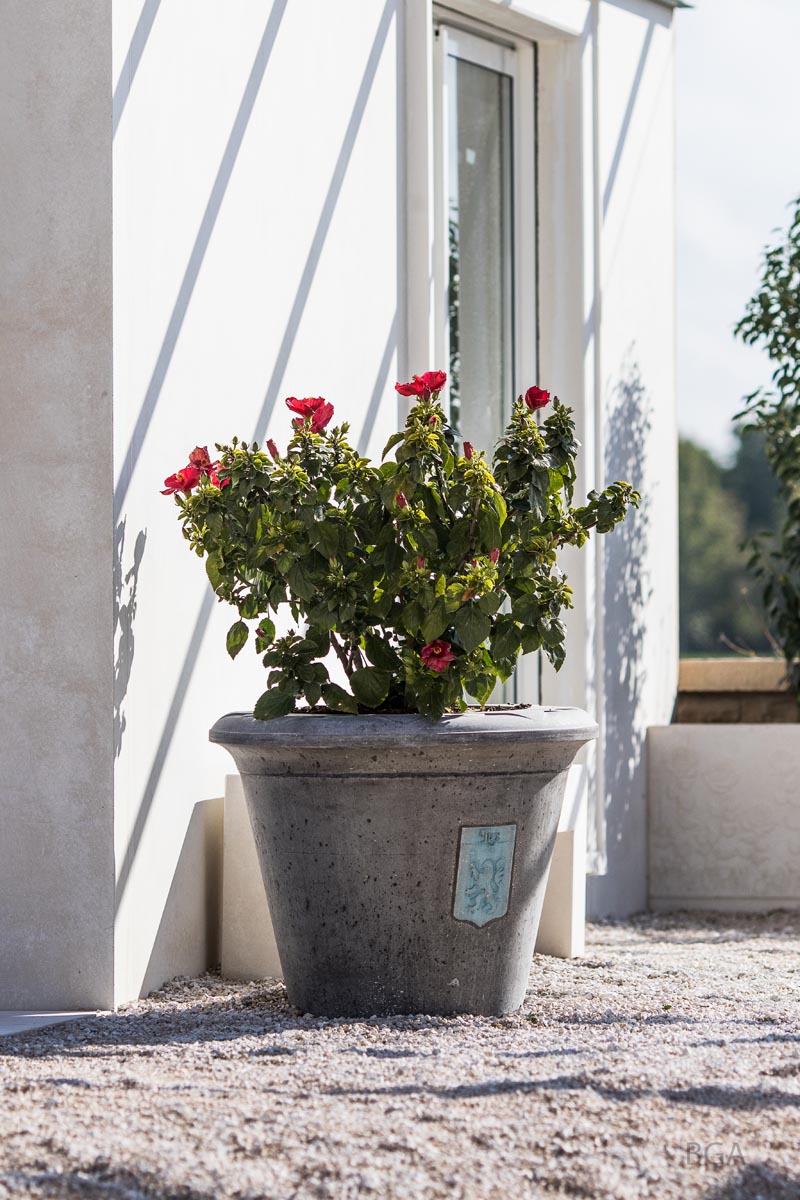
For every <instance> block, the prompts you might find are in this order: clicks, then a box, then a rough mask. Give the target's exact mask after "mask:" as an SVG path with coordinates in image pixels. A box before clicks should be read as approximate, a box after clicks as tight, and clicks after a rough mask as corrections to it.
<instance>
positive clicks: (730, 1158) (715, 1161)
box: [683, 1142, 745, 1170]
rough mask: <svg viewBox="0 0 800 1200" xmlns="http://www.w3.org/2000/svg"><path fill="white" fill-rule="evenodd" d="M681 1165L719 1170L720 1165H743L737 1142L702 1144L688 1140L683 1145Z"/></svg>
mask: <svg viewBox="0 0 800 1200" xmlns="http://www.w3.org/2000/svg"><path fill="white" fill-rule="evenodd" d="M683 1165H684V1166H685V1167H702V1168H703V1169H704V1170H719V1168H720V1167H732V1166H734V1165H735V1166H737V1167H743V1166H744V1165H745V1160H744V1155H743V1154H742V1151H741V1148H740V1146H739V1143H738V1142H731V1143H730V1145H726V1144H725V1143H724V1142H709V1143H708V1145H707V1146H704V1145H703V1144H702V1143H701V1142H689V1143H688V1144H687V1145H686V1146H685V1147H684V1155H683Z"/></svg>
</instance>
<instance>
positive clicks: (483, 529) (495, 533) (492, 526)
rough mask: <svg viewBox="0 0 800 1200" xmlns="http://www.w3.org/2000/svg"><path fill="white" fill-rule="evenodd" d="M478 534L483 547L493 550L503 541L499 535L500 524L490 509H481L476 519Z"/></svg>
mask: <svg viewBox="0 0 800 1200" xmlns="http://www.w3.org/2000/svg"><path fill="white" fill-rule="evenodd" d="M478 532H479V533H480V537H481V542H482V543H483V545H484V546H488V548H489V549H490V550H493V549H494V548H495V546H499V545H500V543H501V541H502V540H503V538H502V534H501V533H500V522H499V521H498V519H497V516H496V514H495V513H494V512H492V510H491V509H490V508H483V509H481V512H480V516H479V517H478Z"/></svg>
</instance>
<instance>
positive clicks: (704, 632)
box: [678, 439, 770, 655]
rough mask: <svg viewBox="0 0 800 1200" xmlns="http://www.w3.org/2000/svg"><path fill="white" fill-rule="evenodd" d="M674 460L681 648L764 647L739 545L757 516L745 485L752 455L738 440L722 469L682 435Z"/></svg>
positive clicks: (727, 650)
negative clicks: (734, 454) (676, 463)
mask: <svg viewBox="0 0 800 1200" xmlns="http://www.w3.org/2000/svg"><path fill="white" fill-rule="evenodd" d="M745 446H746V450H744V452H743V447H745ZM678 461H679V496H680V530H679V536H680V614H681V617H680V646H681V653H682V654H690V655H691V654H712V655H716V654H733V653H735V652H736V651H735V649H734V646H740V647H741V648H742V649H743V650H744V651H748V650H749V651H751V652H753V651H754V652H756V653H769V652H770V644H769V640H768V638H767V636H766V633H765V624H766V622H765V619H764V617H763V610H762V608H761V605H760V603H759V602H758V599H757V596H755V595H754V594H753V593H754V592H755V589H754V588H753V587H752V586H751V584H750V581H749V579H748V576H747V567H746V564H747V557H748V556H747V553H746V551H745V550H744V549H743V543H744V542H745V539H746V537H747V535H748V532H749V522H750V520H751V519H752V520H757V519H758V517H759V516H760V515H761V508H762V505H761V499H760V498H759V497H758V496H757V495H754V494H753V487H752V486H751V481H752V480H754V479H756V480H757V479H758V478H759V467H758V459H757V455H754V453H753V448H752V446H751V445H750V444H749V442H748V439H741V440H740V451H739V453H738V454H737V458H736V460H735V461H734V464H733V466H732V467H730V468H729V469H728V470H727V471H726V470H725V469H723V468H722V467H721V466H720V465H719V463H717V462H716V460H715V459H714V458H713V457H712V456H711V454H709V452H708V451H707V450H704V449H703V448H702V447H701V446H697V445H695V443H694V442H691V441H689V440H687V439H682V440H681V442H680V446H679V459H678ZM750 505H752V508H751V507H750Z"/></svg>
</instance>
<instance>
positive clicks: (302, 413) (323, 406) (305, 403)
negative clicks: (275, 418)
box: [286, 396, 333, 433]
mask: <svg viewBox="0 0 800 1200" xmlns="http://www.w3.org/2000/svg"><path fill="white" fill-rule="evenodd" d="M286 407H287V408H289V409H291V411H292V412H294V413H297V414H298V416H299V417H300V418H301V419H302V420H305V419H306V418H307V417H310V418H311V429H312V432H313V433H320V432H321V431H322V430H323V429H324V428H325V426H326V425H327V424H328V422H329V421H330V419H331V417H332V416H333V405H332V404H329V403H328V401H327V400H325V399H323V397H322V396H306V397H305V398H304V399H302V400H298V399H297V397H296V396H288V397H287V399H286ZM299 424H300V421H295V425H299Z"/></svg>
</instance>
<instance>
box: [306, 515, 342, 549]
mask: <svg viewBox="0 0 800 1200" xmlns="http://www.w3.org/2000/svg"><path fill="white" fill-rule="evenodd" d="M311 541H312V544H313V545H314V546H316V547H317V549H318V550H321V552H322V553H323V554H324V555H325V557H326V558H334V557H335V555H336V553H337V551H338V549H339V530H338V529H337V528H336V526H335V525H334V524H333V522H332V521H320V522H318V524H316V525H315V526H314V527H313V531H312V534H311Z"/></svg>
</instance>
